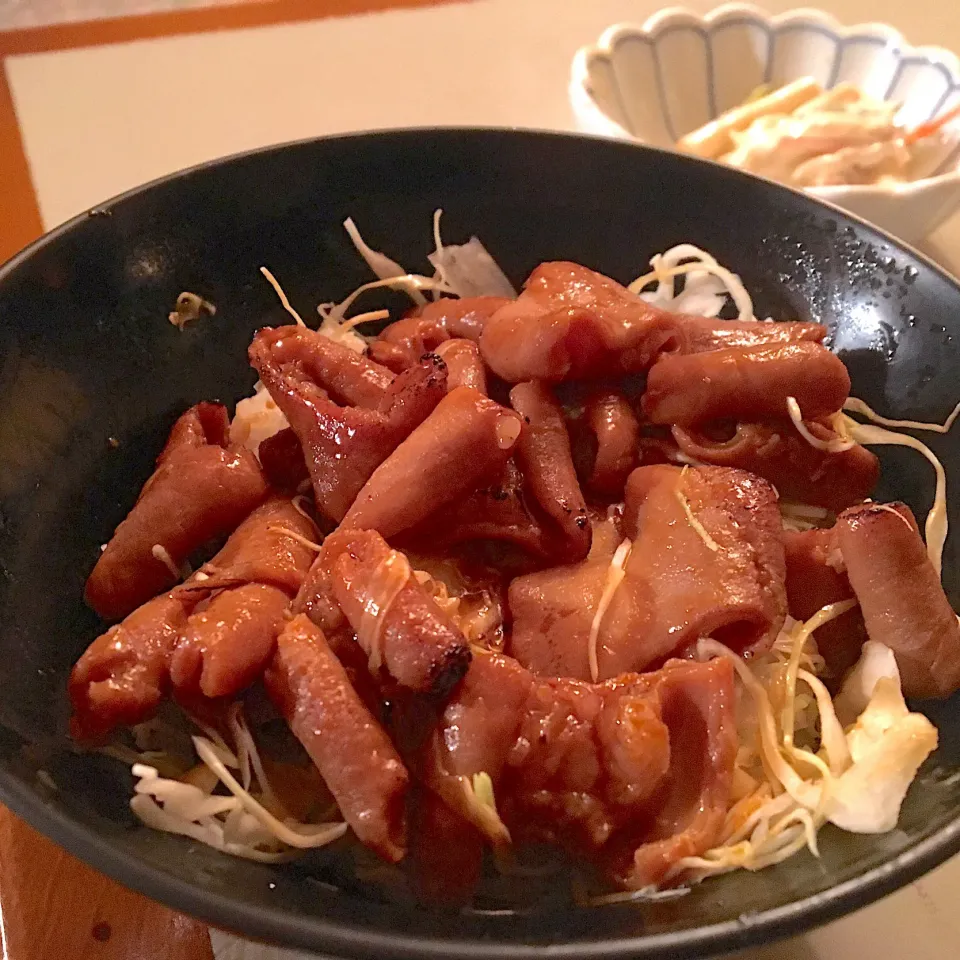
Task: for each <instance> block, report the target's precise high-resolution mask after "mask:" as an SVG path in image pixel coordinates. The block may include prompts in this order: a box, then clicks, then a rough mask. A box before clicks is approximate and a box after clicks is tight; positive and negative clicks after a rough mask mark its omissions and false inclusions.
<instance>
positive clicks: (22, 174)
mask: <svg viewBox="0 0 960 960" xmlns="http://www.w3.org/2000/svg"><path fill="white" fill-rule="evenodd" d="M0 200H2V202H0V263H2V262H3V261H4V260H8V259H9V258H10V257H12V256H13V255H14V254H15V253H16V252H17V251H18V250H20V249H21V248H22V247H25V246H26V245H27V244H28V243H30V241H31V240H36V239H37V237H39V236H40V234H41V233H43V223H42V221H41V220H40V208H39V207H38V206H37V195H36V193H35V192H34V189H33V181H32V180H31V179H30V166H29V164H28V163H27V157H26V154H25V153H24V152H23V139H22V138H21V136H20V126H19V124H18V123H17V114H16V111H15V110H14V109H13V98H12V97H11V96H10V84H9V83H8V82H7V68H6V64H5V63H3V61H0Z"/></svg>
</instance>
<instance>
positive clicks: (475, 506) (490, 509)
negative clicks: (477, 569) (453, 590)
mask: <svg viewBox="0 0 960 960" xmlns="http://www.w3.org/2000/svg"><path fill="white" fill-rule="evenodd" d="M524 486H525V485H524V477H523V474H522V473H521V472H520V468H519V467H518V466H517V464H516V461H515V460H514V459H513V458H511V459H510V460H508V461H507V463H506V465H505V466H504V468H503V472H502V473H501V474H500V476H499V477H497V478H496V480H494V482H493V483H491V484H490V485H489V486H484V487H481V488H480V489H479V490H476V491H474V492H473V493H471V494H469V495H468V496H466V497H463V498H462V499H459V500H454V501H453V502H452V503H449V504H447V505H446V506H445V507H441V508H440V509H439V510H437V511H436V512H434V513H431V514H430V516H428V517H427V518H426V520H424V521H423V522H422V523H420V524H418V525H417V526H416V527H413V528H412V529H411V530H410V531H409V535H408V537H407V539H409V541H410V542H411V543H413V544H415V545H417V546H418V547H422V548H424V549H430V550H431V551H436V550H441V549H445V548H448V547H453V546H456V545H458V544H461V543H469V542H471V541H477V540H489V541H496V542H499V543H505V544H511V545H513V546H515V547H519V548H520V549H521V550H523V551H525V552H526V553H528V554H530V555H531V556H534V557H537V558H539V559H542V560H549V559H551V558H552V557H553V556H554V546H555V539H556V537H555V534H554V532H553V531H552V530H548V529H546V520H545V518H541V517H540V516H538V515H537V514H535V513H534V510H533V508H532V506H531V504H530V502H528V501H529V500H531V499H532V498H528V497H527V495H526V493H525V491H524Z"/></svg>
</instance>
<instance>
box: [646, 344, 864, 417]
mask: <svg viewBox="0 0 960 960" xmlns="http://www.w3.org/2000/svg"><path fill="white" fill-rule="evenodd" d="M849 394H850V375H849V373H847V368H846V367H845V366H844V364H843V361H842V360H841V359H840V358H839V357H837V356H835V355H834V354H832V353H831V352H830V351H829V350H827V348H826V347H824V346H822V345H821V344H819V343H815V342H812V341H806V340H804V341H800V342H799V343H787V344H776V345H773V346H762V347H748V348H731V349H728V350H713V351H711V352H709V353H694V354H672V355H670V356H664V357H661V358H660V359H659V360H658V361H657V363H656V364H655V365H654V367H653V369H652V370H651V371H650V374H649V376H648V377H647V388H646V390H645V392H644V394H643V412H644V414H645V415H646V416H647V417H648V418H649V419H650V421H651V422H652V423H659V424H682V425H686V424H694V423H704V422H706V421H710V420H721V419H725V418H729V419H734V420H742V421H760V420H766V419H769V418H771V417H783V416H785V415H786V412H787V398H788V397H794V398H795V399H796V401H797V403H798V404H799V406H800V411H801V413H802V414H803V418H804V419H805V420H816V419H817V418H818V417H825V416H828V415H829V414H831V413H835V412H836V411H837V410H839V409H840V408H841V407H842V406H843V402H844V401H845V400H846V399H847V397H848V396H849Z"/></svg>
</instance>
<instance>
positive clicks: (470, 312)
mask: <svg viewBox="0 0 960 960" xmlns="http://www.w3.org/2000/svg"><path fill="white" fill-rule="evenodd" d="M509 302H510V301H509V300H507V299H505V298H504V297H461V298H459V299H454V298H450V297H441V298H440V299H439V300H434V301H433V302H431V303H426V304H424V305H423V306H422V307H416V308H414V309H413V310H412V311H411V312H410V313H408V314H407V315H406V316H404V317H401V318H400V319H399V320H396V321H395V322H394V323H391V324H389V325H388V326H386V327H384V329H383V331H382V332H381V333H380V335H379V336H378V337H377V339H376V340H374V341H373V342H372V343H371V344H370V346H369V348H368V352H369V354H370V357H371V358H372V359H373V360H375V361H376V362H377V363H381V364H383V365H384V366H385V367H389V368H390V369H391V370H394V371H396V372H397V373H399V372H400V371H401V370H406V369H407V367H411V366H413V365H414V364H415V363H416V362H417V361H418V360H419V359H420V357H422V356H423V354H425V353H432V352H433V351H437V352H438V353H439V352H440V351H439V349H438V348H439V347H440V346H441V344H444V343H446V342H447V341H448V340H452V339H463V340H472V341H474V342H476V341H478V340H479V339H480V334H481V333H482V332H483V327H484V325H485V324H486V322H487V320H488V319H489V318H490V317H491V316H493V314H494V313H496V311H497V310H499V309H500V307H502V306H503V305H504V304H506V303H509Z"/></svg>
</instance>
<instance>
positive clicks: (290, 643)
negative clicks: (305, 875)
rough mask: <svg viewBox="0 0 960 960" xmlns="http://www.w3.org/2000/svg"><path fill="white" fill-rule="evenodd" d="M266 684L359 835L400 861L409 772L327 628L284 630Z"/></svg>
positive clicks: (298, 621) (299, 622)
mask: <svg viewBox="0 0 960 960" xmlns="http://www.w3.org/2000/svg"><path fill="white" fill-rule="evenodd" d="M264 683H265V685H266V688H267V692H268V693H269V695H270V699H271V700H272V701H273V703H274V704H275V705H276V707H277V709H278V710H279V711H280V713H281V715H282V716H283V717H284V718H285V719H286V721H287V723H288V724H289V726H290V729H291V730H292V731H293V734H294V736H295V737H296V738H297V739H298V740H299V741H300V742H301V743H302V744H303V746H304V748H305V749H306V751H307V753H308V754H309V755H310V759H311V760H313V762H314V764H315V765H316V767H317V769H318V770H319V771H320V774H321V775H322V776H323V779H324V781H325V782H326V784H327V787H328V788H329V789H330V792H331V793H332V794H333V796H334V797H335V799H336V801H337V806H338V807H339V808H340V812H341V813H342V814H343V817H344V819H345V820H346V821H347V823H348V824H349V825H350V827H351V829H352V830H353V832H354V833H355V834H356V835H357V838H358V839H359V840H360V841H361V842H362V843H363V844H365V845H366V846H368V847H370V849H372V850H374V851H376V853H378V854H379V855H380V856H381V857H383V858H384V859H385V860H389V861H391V862H393V863H397V862H399V861H400V860H402V859H403V858H404V856H405V854H406V850H407V827H406V802H407V793H408V790H409V783H410V778H409V774H408V773H407V770H406V768H405V767H404V765H403V762H402V761H401V759H400V757H399V755H398V754H397V751H396V750H395V749H394V746H393V744H392V743H391V742H390V738H389V737H388V736H387V734H386V732H385V731H384V730H383V728H382V727H381V726H380V725H379V724H378V723H377V722H376V720H375V719H374V717H373V716H372V715H371V714H370V711H369V710H368V709H367V708H366V706H364V704H363V701H362V700H361V699H360V697H359V696H358V694H357V692H356V691H355V690H354V689H353V686H352V685H351V683H350V680H349V678H348V676H347V673H346V671H345V670H344V668H343V666H342V664H341V663H340V661H339V660H338V659H337V657H336V656H335V655H334V654H333V652H332V651H331V649H330V647H329V645H328V644H327V641H326V638H325V637H324V635H323V633H322V631H321V630H320V629H319V628H318V627H316V626H315V625H314V624H312V623H311V622H310V620H308V619H307V618H306V617H304V616H298V617H296V618H294V619H293V620H292V621H291V622H290V623H289V624H287V626H286V627H285V628H284V630H283V631H282V632H281V633H280V636H279V637H278V639H277V650H276V653H275V654H274V657H273V661H272V663H271V664H270V667H269V668H268V670H267V672H266V674H265V676H264Z"/></svg>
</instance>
